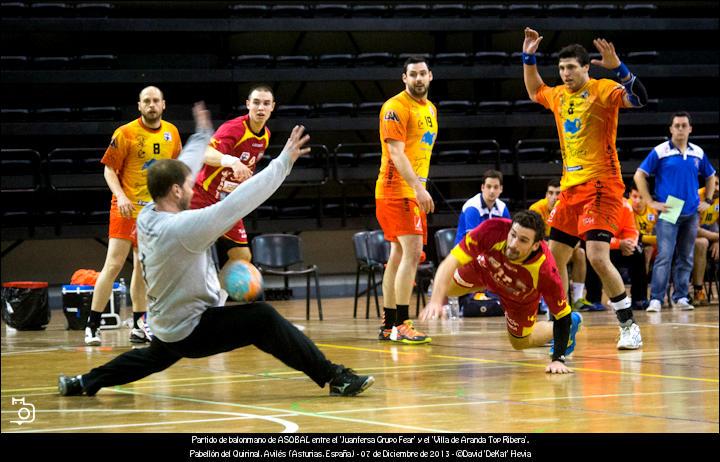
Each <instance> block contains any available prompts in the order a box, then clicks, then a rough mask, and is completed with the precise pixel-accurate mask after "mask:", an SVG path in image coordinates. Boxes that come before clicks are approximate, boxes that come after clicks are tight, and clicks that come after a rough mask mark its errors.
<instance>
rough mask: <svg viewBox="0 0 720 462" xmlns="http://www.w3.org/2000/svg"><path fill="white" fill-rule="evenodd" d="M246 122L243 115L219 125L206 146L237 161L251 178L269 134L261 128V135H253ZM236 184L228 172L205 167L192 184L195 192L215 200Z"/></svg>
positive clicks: (268, 141)
mask: <svg viewBox="0 0 720 462" xmlns="http://www.w3.org/2000/svg"><path fill="white" fill-rule="evenodd" d="M249 118H250V116H249V115H248V114H246V115H244V116H242V117H237V118H235V119H232V120H228V121H227V122H225V123H224V124H222V125H221V126H220V128H218V129H217V131H216V132H215V134H214V135H213V137H212V139H211V140H210V146H212V147H213V148H215V149H216V150H218V151H220V152H221V153H223V154H227V155H229V156H234V157H237V158H239V159H240V162H242V163H243V164H245V165H246V166H247V167H248V168H249V169H250V171H251V172H252V173H253V174H254V173H255V168H256V167H257V164H258V162H260V159H262V158H263V155H265V150H266V149H267V147H268V145H269V144H270V130H269V129H268V128H267V127H263V131H262V133H259V134H258V133H253V131H252V130H251V129H250V121H249ZM239 184H240V182H239V181H237V180H235V179H234V178H233V170H232V168H230V167H213V166H210V165H208V164H205V165H203V167H202V169H200V173H199V174H198V176H197V179H196V180H195V192H196V193H197V192H198V191H202V192H205V193H207V194H208V195H209V196H210V197H212V198H214V199H216V200H221V199H222V198H223V197H225V196H226V195H227V194H229V193H230V192H232V191H233V190H234V189H235V188H237V187H238V185H239Z"/></svg>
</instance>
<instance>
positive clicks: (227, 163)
mask: <svg viewBox="0 0 720 462" xmlns="http://www.w3.org/2000/svg"><path fill="white" fill-rule="evenodd" d="M238 160H240V159H238V158H237V157H235V156H230V155H227V154H223V155H222V157H221V158H220V166H222V167H231V166H232V164H234V163H235V162H237V161H238Z"/></svg>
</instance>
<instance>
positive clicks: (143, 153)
mask: <svg viewBox="0 0 720 462" xmlns="http://www.w3.org/2000/svg"><path fill="white" fill-rule="evenodd" d="M161 122H162V123H161V125H160V127H159V128H157V129H152V128H148V127H146V126H145V125H144V124H143V123H142V118H141V117H138V118H137V119H136V120H133V121H132V122H130V123H127V124H125V125H123V126H122V127H120V128H118V129H117V130H115V133H113V136H112V140H111V141H110V146H108V148H107V150H105V155H103V158H102V160H101V162H102V163H103V164H105V165H107V166H108V167H110V168H111V169H113V170H114V171H115V172H116V173H117V174H118V178H119V179H120V184H121V185H122V189H123V191H124V192H125V195H126V196H127V197H128V199H130V200H131V201H132V203H133V204H134V205H135V210H134V212H133V218H137V214H138V213H140V211H141V210H142V208H143V207H144V206H145V205H146V204H148V203H149V202H150V201H151V200H152V199H151V197H150V192H149V191H148V188H147V171H148V169H149V168H150V166H151V165H152V164H153V163H155V161H157V160H160V159H175V158H176V157H177V156H178V155H179V154H180V150H181V149H182V144H181V142H180V134H179V133H178V129H177V128H176V127H175V125H173V124H171V123H170V122H167V121H165V120H163V121H161ZM112 202H113V204H117V198H116V197H115V195H113V198H112Z"/></svg>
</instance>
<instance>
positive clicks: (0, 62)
mask: <svg viewBox="0 0 720 462" xmlns="http://www.w3.org/2000/svg"><path fill="white" fill-rule="evenodd" d="M29 62H30V58H28V57H27V56H2V57H0V67H1V68H2V69H3V70H6V71H13V70H20V69H25V68H27V67H28V63H29Z"/></svg>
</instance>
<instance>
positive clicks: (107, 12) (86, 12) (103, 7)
mask: <svg viewBox="0 0 720 462" xmlns="http://www.w3.org/2000/svg"><path fill="white" fill-rule="evenodd" d="M114 9H115V5H113V4H112V3H78V4H77V5H75V15H76V16H78V17H81V18H109V17H110V16H112V14H113V10H114Z"/></svg>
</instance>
